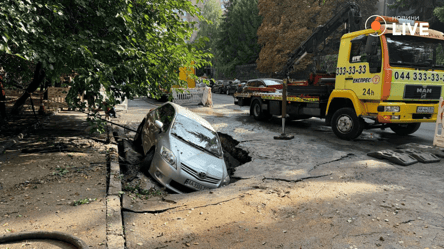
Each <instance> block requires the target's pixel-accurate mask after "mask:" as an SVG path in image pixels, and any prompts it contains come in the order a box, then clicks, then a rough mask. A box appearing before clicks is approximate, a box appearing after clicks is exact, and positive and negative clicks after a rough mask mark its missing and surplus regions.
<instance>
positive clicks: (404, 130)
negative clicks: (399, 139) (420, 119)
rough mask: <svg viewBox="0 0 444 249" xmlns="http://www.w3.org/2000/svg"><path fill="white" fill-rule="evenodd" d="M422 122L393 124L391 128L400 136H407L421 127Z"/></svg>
mask: <svg viewBox="0 0 444 249" xmlns="http://www.w3.org/2000/svg"><path fill="white" fill-rule="evenodd" d="M420 126H421V123H407V124H391V125H390V129H391V130H392V131H393V132H395V133H396V134H397V135H399V136H407V135H410V134H412V133H414V132H415V131H417V130H418V129H419V127H420Z"/></svg>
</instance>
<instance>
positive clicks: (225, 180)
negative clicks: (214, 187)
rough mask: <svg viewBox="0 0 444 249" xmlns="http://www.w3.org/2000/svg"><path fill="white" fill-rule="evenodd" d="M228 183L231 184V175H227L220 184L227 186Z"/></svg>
mask: <svg viewBox="0 0 444 249" xmlns="http://www.w3.org/2000/svg"><path fill="white" fill-rule="evenodd" d="M228 184H230V176H229V175H227V176H226V177H225V178H224V180H223V181H222V183H221V184H220V186H221V187H223V186H227V185H228Z"/></svg>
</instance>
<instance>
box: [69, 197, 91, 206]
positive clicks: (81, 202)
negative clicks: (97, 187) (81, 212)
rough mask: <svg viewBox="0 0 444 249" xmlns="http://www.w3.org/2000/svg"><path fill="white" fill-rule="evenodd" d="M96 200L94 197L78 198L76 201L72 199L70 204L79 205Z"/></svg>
mask: <svg viewBox="0 0 444 249" xmlns="http://www.w3.org/2000/svg"><path fill="white" fill-rule="evenodd" d="M96 200H97V198H94V199H91V198H85V199H80V200H78V201H74V202H73V203H72V205H73V206H79V205H83V204H89V203H91V202H93V201H96Z"/></svg>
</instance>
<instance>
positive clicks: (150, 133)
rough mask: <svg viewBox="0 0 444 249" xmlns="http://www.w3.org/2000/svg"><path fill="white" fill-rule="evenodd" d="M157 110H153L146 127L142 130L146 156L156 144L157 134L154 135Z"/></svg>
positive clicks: (147, 119)
mask: <svg viewBox="0 0 444 249" xmlns="http://www.w3.org/2000/svg"><path fill="white" fill-rule="evenodd" d="M157 116H158V115H157V108H156V109H154V110H151V111H150V112H149V113H148V114H147V117H146V121H145V125H144V127H143V130H142V134H143V139H142V146H143V152H144V153H145V154H146V153H147V152H148V151H149V150H150V149H151V148H152V147H153V145H154V144H155V134H154V130H155V129H154V128H155V127H156V126H155V121H156V118H157Z"/></svg>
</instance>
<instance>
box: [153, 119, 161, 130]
mask: <svg viewBox="0 0 444 249" xmlns="http://www.w3.org/2000/svg"><path fill="white" fill-rule="evenodd" d="M154 125H156V127H157V128H159V130H160V131H163V129H162V128H163V123H162V122H160V121H159V120H156V121H154Z"/></svg>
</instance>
